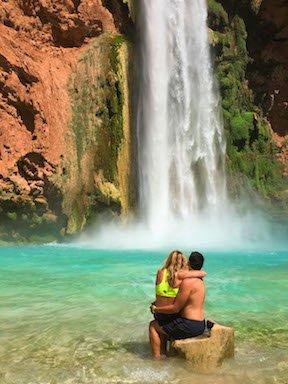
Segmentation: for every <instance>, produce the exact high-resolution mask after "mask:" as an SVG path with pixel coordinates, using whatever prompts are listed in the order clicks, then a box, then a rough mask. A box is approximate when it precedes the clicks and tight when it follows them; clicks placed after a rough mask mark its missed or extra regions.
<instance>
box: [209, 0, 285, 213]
mask: <svg viewBox="0 0 288 384" xmlns="http://www.w3.org/2000/svg"><path fill="white" fill-rule="evenodd" d="M276 3H277V4H276ZM280 3H281V2H279V4H278V2H277V1H276V2H274V1H269V0H263V1H256V0H254V1H251V0H241V1H239V0H238V1H236V0H235V1H234V0H217V1H216V0H208V5H209V18H208V22H209V27H210V41H211V45H212V50H213V55H214V58H215V64H216V65H215V67H216V73H217V77H218V80H219V86H220V91H221V96H222V107H223V117H224V126H225V131H226V137H227V165H228V174H229V181H228V184H229V188H230V192H231V193H232V194H233V195H237V194H238V193H239V191H241V187H242V186H244V185H245V186H247V184H248V185H250V188H251V190H254V191H258V193H260V194H261V195H262V196H264V197H266V198H267V200H268V199H269V201H271V202H272V201H273V202H274V201H279V202H280V204H282V206H283V205H284V206H285V204H287V202H286V203H285V201H283V200H282V199H281V197H280V196H282V193H283V191H285V190H286V189H287V164H288V159H287V158H286V153H287V148H286V145H287V140H286V138H285V135H287V133H288V131H287V116H286V112H285V111H286V109H285V108H286V98H287V89H288V88H287V64H286V63H287V59H286V58H285V57H286V56H285V55H286V54H287V52H288V44H287V39H286V37H285V33H286V25H287V21H288V19H287V6H286V8H285V7H284V6H283V7H282V6H280V5H281V4H280ZM282 3H283V2H282ZM272 15H273V17H272ZM280 109H281V111H280ZM279 135H280V136H281V137H284V139H283V140H281V139H280V140H279V139H278V138H277V136H279Z"/></svg>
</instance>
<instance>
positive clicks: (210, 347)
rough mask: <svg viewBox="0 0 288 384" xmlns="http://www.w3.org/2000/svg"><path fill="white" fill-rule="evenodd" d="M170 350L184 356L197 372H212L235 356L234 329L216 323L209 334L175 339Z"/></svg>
mask: <svg viewBox="0 0 288 384" xmlns="http://www.w3.org/2000/svg"><path fill="white" fill-rule="evenodd" d="M170 352H171V353H172V354H176V355H179V356H182V357H184V358H185V359H186V360H188V361H189V362H190V363H191V364H192V365H193V368H194V369H195V371H197V372H210V371H213V370H215V369H216V368H217V367H220V366H221V364H222V362H223V360H225V359H227V358H231V357H233V356H234V329H233V328H230V327H224V326H222V325H219V324H215V325H214V327H213V328H212V330H211V332H210V333H209V334H204V335H201V336H198V337H194V338H191V339H185V340H174V341H172V342H171V345H170Z"/></svg>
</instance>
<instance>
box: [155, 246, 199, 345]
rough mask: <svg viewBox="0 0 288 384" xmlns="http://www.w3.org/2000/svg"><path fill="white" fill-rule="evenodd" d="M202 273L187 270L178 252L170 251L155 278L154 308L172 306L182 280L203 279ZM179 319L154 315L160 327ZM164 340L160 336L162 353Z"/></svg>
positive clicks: (168, 315)
mask: <svg viewBox="0 0 288 384" xmlns="http://www.w3.org/2000/svg"><path fill="white" fill-rule="evenodd" d="M205 275H206V273H205V272H204V271H198V270H189V267H188V262H187V259H186V257H185V256H184V255H183V253H182V252H180V251H177V250H175V251H172V252H171V253H170V254H169V256H168V258H167V259H166V261H165V263H164V266H163V267H162V268H161V269H159V270H158V272H157V276H156V289H155V291H156V301H155V302H154V303H153V304H154V305H156V307H164V306H166V305H170V304H173V302H174V300H175V298H176V296H177V293H178V291H179V287H180V285H181V283H182V280H184V279H186V278H191V277H192V278H200V279H202V278H203V277H205ZM177 317H179V314H178V313H176V314H164V313H155V314H154V318H155V320H157V322H158V324H159V325H160V326H163V325H165V324H168V323H170V322H171V321H172V320H174V319H176V318H177ZM166 341H167V340H166V338H165V336H163V335H162V336H161V345H162V348H161V349H162V352H165V351H166Z"/></svg>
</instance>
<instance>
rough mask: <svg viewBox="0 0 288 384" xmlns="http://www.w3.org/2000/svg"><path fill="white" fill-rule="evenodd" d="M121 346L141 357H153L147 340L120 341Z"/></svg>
mask: <svg viewBox="0 0 288 384" xmlns="http://www.w3.org/2000/svg"><path fill="white" fill-rule="evenodd" d="M119 347H120V348H121V349H122V348H123V349H125V350H126V351H127V352H130V353H133V354H134V355H137V356H138V357H141V358H145V359H147V358H151V352H150V345H149V343H148V342H145V341H126V342H125V343H119Z"/></svg>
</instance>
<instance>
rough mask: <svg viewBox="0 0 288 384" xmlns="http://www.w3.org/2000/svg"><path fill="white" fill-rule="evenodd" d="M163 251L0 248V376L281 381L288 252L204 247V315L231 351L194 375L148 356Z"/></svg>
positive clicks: (287, 348) (5, 379) (4, 381)
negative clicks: (226, 335) (212, 368)
mask: <svg viewBox="0 0 288 384" xmlns="http://www.w3.org/2000/svg"><path fill="white" fill-rule="evenodd" d="M165 256H166V252H165V251H162V252H161V251H157V252H152V251H145V252H144V251H119V252H116V251H108V250H106V251H102V250H101V251H100V250H93V249H89V248H87V249H85V248H84V247H81V248H80V247H76V246H75V247H73V246H35V247H10V248H1V249H0V306H1V311H0V383H1V384H8V383H9V384H12V383H13V384H14V383H17V384H18V383H19V384H20V383H21V384H28V383H29V384H38V383H39V384H40V383H41V384H42V383H43V384H44V383H45V384H48V383H49V384H52V383H53V384H58V383H59V384H60V383H61V384H68V383H69V384H74V383H75V384H76V383H77V384H82V383H86V384H87V383H88V384H90V383H97V384H98V383H99V384H100V383H118V384H121V383H131V384H132V383H133V384H134V383H135V384H136V383H172V382H173V383H198V382H199V380H200V382H201V383H204V384H206V383H207V384H210V383H211V384H212V383H213V384H215V383H221V384H222V383H223V384H224V383H228V384H229V383H231V384H232V383H233V384H237V383H241V384H247V383H251V384H252V383H257V384H262V383H263V384H269V383H281V384H284V383H286V384H287V383H288V322H287V320H288V307H287V288H288V280H287V277H288V274H287V273H288V257H287V256H288V253H287V252H283V251H281V252H274V253H267V252H266V253H265V252H262V253H257V252H253V253H251V252H250V253H249V252H247V253H245V252H241V253H239V252H238V253H236V252H225V253H213V252H207V254H206V265H205V270H206V271H207V272H208V275H207V278H206V284H207V287H208V293H207V305H206V313H207V315H208V317H210V318H212V319H215V320H217V321H219V322H222V323H224V324H227V325H228V324H229V325H233V326H234V327H235V330H236V345H237V350H236V357H235V359H234V360H233V361H229V362H227V363H226V364H224V366H223V367H222V368H221V369H219V370H218V371H217V372H216V373H214V374H210V375H201V376H200V377H199V375H198V376H197V375H196V374H194V373H193V372H192V371H191V368H189V365H187V363H185V362H184V361H182V360H179V359H172V358H171V359H169V360H167V361H165V362H160V363H159V362H154V361H152V360H151V359H150V357H149V356H150V354H149V353H150V352H149V345H148V337H147V324H148V322H149V320H150V319H151V315H150V314H149V311H148V306H149V303H150V302H151V300H152V299H153V286H154V275H155V272H156V270H157V268H158V266H159V265H160V264H161V263H162V260H163V259H164V258H165Z"/></svg>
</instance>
